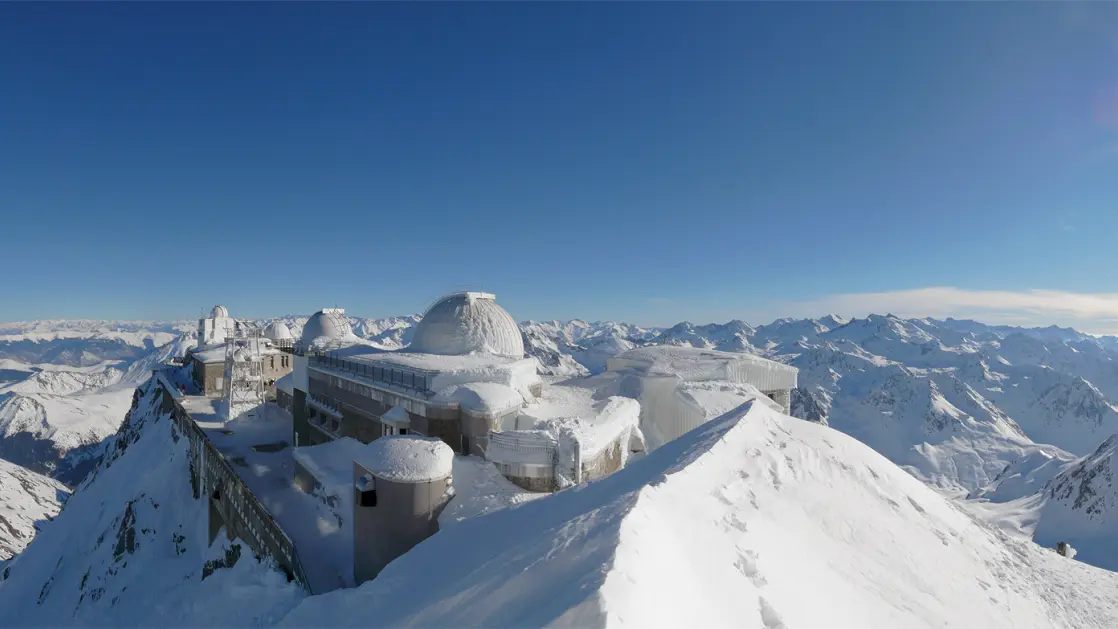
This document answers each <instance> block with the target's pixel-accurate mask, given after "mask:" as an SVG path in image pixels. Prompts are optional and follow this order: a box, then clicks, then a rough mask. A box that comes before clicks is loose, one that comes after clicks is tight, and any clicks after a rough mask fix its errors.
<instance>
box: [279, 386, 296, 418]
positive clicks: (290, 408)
mask: <svg viewBox="0 0 1118 629" xmlns="http://www.w3.org/2000/svg"><path fill="white" fill-rule="evenodd" d="M276 404H277V405H278V406H279V407H280V408H282V409H283V410H285V411H287V412H288V413H289V414H291V415H292V416H294V415H295V410H294V405H295V400H294V398H293V397H292V396H291V394H290V393H288V392H287V391H283V390H281V389H276Z"/></svg>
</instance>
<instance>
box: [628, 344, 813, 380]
mask: <svg viewBox="0 0 1118 629" xmlns="http://www.w3.org/2000/svg"><path fill="white" fill-rule="evenodd" d="M607 366H608V368H609V369H610V370H625V369H632V370H634V371H637V372H639V373H641V374H644V375H650V376H677V377H679V378H680V379H682V380H688V381H699V380H726V381H729V382H739V383H745V384H752V385H753V386H755V387H757V388H758V389H761V390H763V391H769V390H775V389H793V388H795V387H796V377H797V374H798V373H799V370H798V369H796V368H795V367H792V366H791V365H785V364H784V363H778V362H776V361H775V360H769V359H767V358H761V357H760V356H754V355H752V354H743V353H738V352H721V351H717V350H712V349H698V348H694V347H678V346H675V345H650V346H647V347H636V348H633V349H631V350H629V351H627V352H624V353H621V354H618V355H617V356H616V357H614V358H610V359H608V360H607Z"/></svg>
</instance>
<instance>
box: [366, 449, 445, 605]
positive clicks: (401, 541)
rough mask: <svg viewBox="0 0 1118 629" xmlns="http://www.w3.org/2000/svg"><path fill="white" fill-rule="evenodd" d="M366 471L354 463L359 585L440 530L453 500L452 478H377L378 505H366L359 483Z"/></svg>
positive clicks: (367, 472)
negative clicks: (398, 480)
mask: <svg viewBox="0 0 1118 629" xmlns="http://www.w3.org/2000/svg"><path fill="white" fill-rule="evenodd" d="M365 474H369V470H367V469H366V468H364V467H363V466H361V465H360V464H358V463H354V464H353V481H354V486H355V487H354V490H353V492H354V496H353V578H354V580H355V581H356V582H357V583H358V584H361V583H363V582H365V581H368V580H370V579H373V578H375V577H376V576H377V575H378V574H380V571H381V570H383V569H384V567H385V566H387V565H388V564H389V563H390V562H391V561H392V560H394V559H396V558H397V557H399V556H400V555H403V554H404V553H406V552H408V551H409V550H411V549H412V547H414V546H415V545H416V544H418V543H419V542H422V541H423V540H425V539H427V538H428V537H430V536H432V535H434V534H435V533H436V532H438V530H439V519H438V518H439V514H440V513H441V512H442V510H443V508H444V507H445V506H446V504H447V502H449V496H448V495H447V488H448V487H449V485H450V479H449V478H444V479H440V480H436V481H431V482H424V483H395V482H391V481H387V480H384V479H382V478H376V479H375V483H376V502H377V504H376V506H365V507H363V506H361V501H360V492H359V491H358V490H357V489H356V485H357V482H358V479H360V478H361V477H362V476H363V475H365ZM374 478H375V477H374Z"/></svg>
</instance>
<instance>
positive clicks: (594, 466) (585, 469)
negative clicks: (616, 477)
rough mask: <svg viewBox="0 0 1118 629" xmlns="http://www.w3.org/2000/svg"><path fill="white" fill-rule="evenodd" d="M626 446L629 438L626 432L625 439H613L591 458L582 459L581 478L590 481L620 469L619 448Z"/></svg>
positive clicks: (620, 456)
mask: <svg viewBox="0 0 1118 629" xmlns="http://www.w3.org/2000/svg"><path fill="white" fill-rule="evenodd" d="M628 447H629V439H628V435H627V434H626V436H625V439H621V440H618V441H614V442H613V443H612V444H610V445H609V446H607V447H606V448H605V449H604V450H602V451H601V452H599V453H598V454H597V456H595V457H594V458H593V459H589V460H583V461H582V480H583V481H591V480H594V479H596V478H602V477H603V476H608V475H610V474H612V473H614V472H616V471H617V470H619V469H621V464H622V461H623V458H622V450H621V449H622V448H628Z"/></svg>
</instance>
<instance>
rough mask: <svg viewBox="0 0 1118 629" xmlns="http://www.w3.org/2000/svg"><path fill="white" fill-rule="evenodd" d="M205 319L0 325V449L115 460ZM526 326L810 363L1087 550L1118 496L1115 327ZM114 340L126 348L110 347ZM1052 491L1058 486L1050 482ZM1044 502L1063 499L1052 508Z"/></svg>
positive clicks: (74, 477)
mask: <svg viewBox="0 0 1118 629" xmlns="http://www.w3.org/2000/svg"><path fill="white" fill-rule="evenodd" d="M419 318H420V317H419V316H417V315H408V316H401V317H392V318H386V319H366V318H359V317H350V321H351V324H352V326H353V329H354V331H355V333H357V334H358V335H360V336H362V337H364V338H366V339H368V340H370V341H372V342H374V343H376V344H378V345H381V346H383V347H385V348H393V349H395V348H400V347H404V346H406V345H407V343H408V342H409V341H410V337H411V333H412V330H413V329H414V326H415V324H416V323H417V322H418V320H419ZM306 319H307V317H305V316H285V317H278V318H274V319H265V320H260V321H259V322H258V323H260V324H262V325H263V324H266V323H269V322H271V321H275V320H279V321H283V322H284V323H286V324H287V325H288V326H289V327H290V328H291V330H292V332H293V333H294V334H295V335H296V336H298V334H299V333H300V331H301V329H302V326H303V324H304V323H305V322H306ZM195 327H196V324H195V323H194V322H190V321H181V322H171V323H157V324H143V323H136V322H132V323H117V322H62V323H59V322H34V323H27V324H18V325H15V324H4V325H0V331H3V332H4V333H5V335H4V336H3V337H0V356H7V357H5V358H0V457H3V458H5V459H8V460H9V461H13V462H16V463H18V464H20V465H24V466H26V467H28V468H30V469H31V470H33V471H37V472H41V473H44V474H47V475H50V476H53V477H54V478H56V479H59V480H62V481H63V482H65V483H66V484H69V485H71V486H73V485H76V484H77V483H78V482H80V480H81V479H82V478H84V476H85V474H86V473H87V472H88V470H89V469H91V468H92V467H93V466H95V465H96V464H97V461H99V460H100V457H101V456H102V454H103V452H104V448H105V444H106V443H107V442H106V438H107V437H109V436H110V435H112V434H113V433H115V432H116V430H117V428H118V427H119V425H120V422H121V419H122V418H123V416H124V413H125V411H126V410H127V408H128V405H129V403H130V401H131V396H132V391H133V389H134V388H135V387H136V386H137V385H138V384H139V383H141V382H143V381H144V380H146V378H147V376H148V374H149V373H150V370H151V368H152V367H154V366H155V365H157V364H159V363H160V362H161V361H162V360H165V359H166V358H168V357H170V356H172V355H180V356H181V355H182V354H183V353H184V352H185V351H186V350H187V349H189V347H191V346H193V344H194V339H193V330H194V328H195ZM521 328H522V332H523V335H524V341H525V347H526V349H527V351H528V352H529V354H531V355H533V356H535V357H536V358H537V359H539V361H540V364H541V371H542V372H543V373H545V374H551V375H555V376H565V375H566V376H569V375H584V374H587V373H594V372H599V371H601V370H602V369H604V367H605V360H606V358H608V357H610V356H613V355H615V354H617V353H619V352H623V351H625V350H628V349H631V348H633V347H637V346H640V345H646V344H674V345H682V346H691V347H702V348H711V349H718V350H724V351H739V352H748V353H753V354H758V355H763V356H766V357H769V358H773V359H775V360H780V361H783V362H787V363H789V364H791V365H794V366H796V367H798V368H799V370H800V387H799V389H798V390H796V391H794V394H793V405H792V407H793V414H794V415H796V416H798V417H801V418H804V419H808V420H810V421H813V422H816V423H820V424H824V425H829V426H830V427H832V428H835V429H838V430H840V431H842V432H845V433H847V434H849V435H851V436H853V437H854V438H856V439H858V440H859V441H861V442H863V443H865V444H866V445H868V446H870V447H871V448H873V449H874V450H877V451H878V452H879V453H881V454H882V455H884V456H885V457H887V458H888V459H890V460H891V461H893V462H894V463H896V464H897V465H899V466H901V467H902V468H903V469H905V470H907V471H908V472H909V473H911V474H912V475H914V476H916V477H917V478H919V479H920V480H923V481H924V482H926V483H928V484H930V485H933V486H935V487H937V488H939V489H940V490H941V491H944V492H947V493H949V494H951V495H956V496H959V497H962V496H970V497H971V498H974V499H980V500H993V501H996V502H998V503H1006V504H1017V503H1016V502H1015V501H1020V500H1026V499H1028V500H1034V503H1036V504H1035V505H1034V506H1035V507H1036V509H1035V511H1036V513H1035V514H1034V515H1035V520H1036V522H1038V523H1039V525H1038V528H1037V536H1038V539H1040V538H1041V537H1045V539H1046V540H1047V537H1048V536H1053V535H1055V536H1057V537H1059V535H1058V534H1057V533H1055V532H1052V531H1053V530H1056V531H1061V532H1064V533H1066V535H1065V536H1064V537H1067V538H1069V539H1072V541H1073V543H1074V545H1076V547H1077V548H1080V549H1081V551H1082V552H1083V553H1084V554H1083V555H1082V556H1081V558H1082V559H1085V560H1091V558H1092V557H1094V556H1097V553H1093V552H1092V550H1091V546H1092V544H1093V543H1094V542H1093V541H1092V540H1091V539H1087V537H1086V535H1084V536H1082V537H1083V539H1080V538H1077V537H1075V536H1074V535H1072V533H1073V532H1074V531H1076V530H1079V529H1078V528H1077V527H1078V526H1080V525H1076V526H1071V525H1068V524H1066V523H1067V522H1068V517H1072V519H1074V518H1080V519H1082V520H1084V522H1088V523H1089V522H1092V521H1097V520H1099V518H1100V517H1103V516H1101V515H1100V514H1105V506H1106V505H1108V504H1111V503H1110V502H1107V501H1108V500H1113V501H1114V502H1113V503H1114V504H1118V488H1114V489H1111V488H1110V486H1109V477H1108V476H1106V475H1105V474H1103V473H1102V471H1095V472H1092V473H1091V474H1089V475H1088V474H1087V473H1086V472H1080V473H1078V474H1076V473H1075V470H1082V469H1085V468H1090V469H1092V470H1102V469H1103V467H1100V465H1101V464H1099V463H1098V461H1099V460H1103V459H1105V457H1101V458H1100V456H1099V454H1098V450H1100V448H1101V446H1100V444H1104V446H1105V443H1104V442H1108V439H1110V437H1111V436H1112V435H1114V434H1116V433H1118V404H1116V400H1118V339H1115V338H1113V337H1093V336H1090V335H1086V334H1082V333H1079V332H1077V331H1075V330H1071V329H1067V328H1056V327H1049V328H1036V329H1023V328H1015V327H1008V326H990V325H985V324H982V323H979V322H975V321H963V320H954V319H946V320H936V319H905V318H901V317H896V316H893V315H871V316H869V317H866V318H862V319H852V320H846V319H843V318H841V317H838V316H834V315H828V316H825V317H821V318H818V319H780V320H777V321H774V322H772V323H770V324H767V325H762V326H757V327H754V326H751V325H749V324H747V323H745V322H742V321H736V320H735V321H730V322H727V323H724V324H707V325H695V324H692V323H689V322H683V323H679V324H677V325H675V326H671V327H668V328H653V327H641V326H635V325H630V324H626V323H619V322H586V321H581V320H572V321H566V322H562V321H543V322H539V321H528V322H524V323H522V324H521ZM81 334H88V335H89V336H88V337H82V336H81ZM163 335H166V336H163ZM168 337H169V338H170V339H171V340H170V341H169V342H165V343H162V344H160V345H157V344H156V343H157V341H160V340H164V339H165V338H168ZM109 341H111V343H112V344H113V345H112V347H114V348H117V349H113V350H112V351H111V352H110V353H105V352H104V351H103V350H104V348H105V347H106V346H105V345H104V344H105V343H106V342H109ZM4 343H7V345H6V346H5V345H3V344H4ZM63 343H64V344H65V351H62V350H60V348H61V347H62V345H61V344H63ZM27 347H34V348H37V349H36V351H35V352H34V353H33V356H34V359H35V360H39V359H43V358H49V359H51V360H54V361H56V362H46V361H44V362H37V363H27V362H23V361H20V360H17V359H14V358H12V357H11V354H10V353H9V354H7V355H5V354H3V353H2V352H4V351H10V350H11V348H22V349H19V351H21V352H25V353H24V354H21V355H24V356H28V355H31V354H27V353H26V352H27V351H28V350H26V348H27ZM120 347H127V348H128V349H127V351H118V350H119V348H120ZM4 348H7V350H5V349H4ZM75 357H77V358H75ZM1103 449H1105V448H1103ZM1106 460H1108V459H1106ZM1092 461H1094V462H1093V463H1092ZM1104 481H1105V486H1103V483H1104ZM1069 487H1074V488H1075V489H1074V492H1073V493H1075V492H1079V493H1084V492H1085V493H1086V494H1089V495H1099V496H1104V498H1102V499H1100V500H1095V501H1087V500H1086V499H1083V500H1079V501H1078V502H1077V501H1076V500H1075V499H1071V502H1070V503H1069V504H1070V506H1067V508H1066V509H1067V510H1070V512H1072V516H1067V514H1063V515H1052V514H1054V513H1057V512H1058V509H1057V506H1056V505H1057V504H1064V503H1067V502H1068V500H1069V498H1068V494H1069V491H1072V490H1069V489H1068V488H1069ZM1057 489H1058V491H1057ZM1108 492H1109V493H1108ZM1079 493H1076V495H1079ZM1041 495H1044V496H1047V498H1046V500H1045V501H1037V500H1036V499H1035V497H1036V496H1041ZM1041 502H1046V503H1051V505H1049V506H1047V507H1046V508H1044V509H1041V506H1040V505H1041ZM1030 504H1032V503H1030ZM1087 505H1093V506H1090V507H1088V506H1087ZM1022 508H1023V507H1022ZM1032 508H1033V507H1030V509H1032ZM1088 508H1089V509H1090V510H1088ZM1045 521H1047V522H1048V524H1045ZM1106 521H1109V520H1106ZM1057 523H1059V524H1057ZM1083 526H1086V525H1083ZM0 536H2V535H0ZM1096 537H1097V536H1096ZM1046 543H1047V542H1046Z"/></svg>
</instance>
